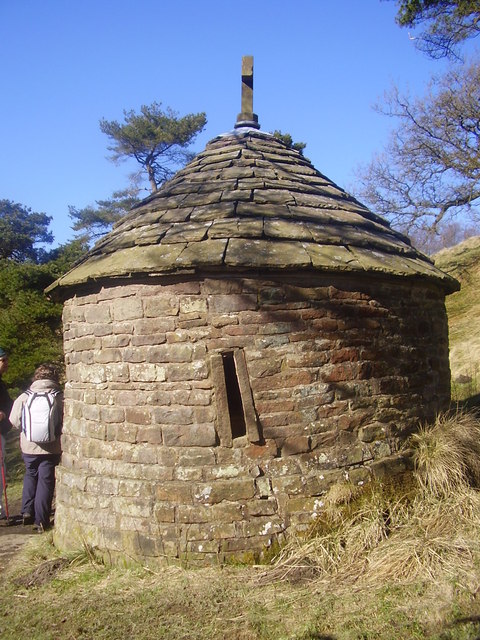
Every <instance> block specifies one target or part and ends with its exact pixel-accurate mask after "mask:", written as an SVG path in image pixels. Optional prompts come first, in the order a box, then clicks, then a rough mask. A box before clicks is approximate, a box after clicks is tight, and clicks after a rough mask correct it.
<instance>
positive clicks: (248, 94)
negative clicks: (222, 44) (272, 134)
mask: <svg viewBox="0 0 480 640" xmlns="http://www.w3.org/2000/svg"><path fill="white" fill-rule="evenodd" d="M239 127H253V128H254V129H260V125H259V124H258V116H257V115H256V114H255V113H253V56H243V58H242V112H241V113H239V114H238V116H237V122H236V123H235V129H238V128H239Z"/></svg>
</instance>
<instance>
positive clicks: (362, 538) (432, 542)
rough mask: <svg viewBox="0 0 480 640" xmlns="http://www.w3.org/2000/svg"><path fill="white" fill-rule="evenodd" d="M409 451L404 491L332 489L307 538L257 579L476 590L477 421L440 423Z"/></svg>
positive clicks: (479, 550)
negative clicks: (411, 465)
mask: <svg viewBox="0 0 480 640" xmlns="http://www.w3.org/2000/svg"><path fill="white" fill-rule="evenodd" d="M412 444H413V446H414V457H415V466H416V471H415V473H414V475H413V477H412V478H410V482H409V483H408V482H407V483H405V482H403V483H402V482H399V483H395V482H389V483H386V484H382V483H377V482H371V483H369V484H367V485H364V486H363V487H361V488H359V487H355V486H353V485H352V484H351V483H340V484H338V485H334V486H333V487H331V489H330V490H329V492H328V493H327V494H326V495H325V497H324V509H323V512H322V514H321V516H320V517H319V518H318V520H317V521H316V523H315V524H314V525H313V526H312V527H311V530H310V531H309V532H308V533H307V534H306V535H305V536H304V537H303V538H299V537H297V538H294V539H292V540H290V541H289V543H288V544H287V545H286V546H285V547H284V548H283V549H282V551H281V553H280V554H279V555H278V556H277V558H276V559H275V561H274V564H273V567H272V569H271V571H269V572H266V573H265V574H263V575H262V577H261V579H262V580H267V581H268V582H271V581H282V580H287V581H290V582H298V581H306V580H308V581H315V580H317V581H319V583H320V582H323V581H324V580H328V581H329V583H330V584H333V583H335V584H336V585H337V586H340V585H344V586H345V585H348V584H350V585H352V584H353V583H355V582H357V583H358V582H361V583H362V584H365V585H366V584H381V583H394V582H403V583H405V582H406V583H408V582H412V581H414V580H416V579H419V578H420V579H425V578H430V579H432V580H438V579H442V578H443V579H451V578H453V577H456V578H458V579H461V580H462V582H463V584H467V585H472V589H473V588H474V587H475V585H476V582H477V581H478V577H477V575H476V567H477V566H479V565H480V540H479V537H478V531H479V530H480V493H479V492H478V491H477V490H476V487H478V486H480V421H479V419H478V417H477V416H476V415H475V414H472V413H470V414H466V413H457V414H453V415H451V414H448V415H443V416H439V417H438V418H437V420H436V421H435V424H434V425H432V426H428V427H424V428H423V429H422V430H421V431H420V432H419V433H418V434H416V435H415V436H414V437H413V438H412ZM406 487H409V490H408V491H407V490H406Z"/></svg>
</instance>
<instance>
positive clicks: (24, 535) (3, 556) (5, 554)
mask: <svg viewBox="0 0 480 640" xmlns="http://www.w3.org/2000/svg"><path fill="white" fill-rule="evenodd" d="M9 507H10V508H9V513H10V525H9V526H0V573H1V572H2V571H4V570H5V569H6V567H7V566H8V565H9V563H10V561H11V560H12V558H14V557H15V555H16V554H17V553H18V552H19V551H20V550H21V549H22V548H23V546H24V545H25V543H26V542H27V541H28V540H30V539H31V538H33V537H35V536H37V535H38V533H37V532H36V531H35V530H34V529H33V527H32V526H26V527H24V526H23V523H22V519H21V517H20V515H19V513H20V503H19V504H18V505H16V504H13V505H11V506H10V505H9ZM12 514H13V515H12Z"/></svg>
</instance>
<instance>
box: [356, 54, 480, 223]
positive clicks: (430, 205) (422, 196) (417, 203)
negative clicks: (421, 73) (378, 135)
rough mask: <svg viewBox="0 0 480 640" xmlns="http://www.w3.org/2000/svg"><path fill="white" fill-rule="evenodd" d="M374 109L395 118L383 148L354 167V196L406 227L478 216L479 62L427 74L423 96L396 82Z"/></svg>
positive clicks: (479, 151) (479, 199)
mask: <svg viewBox="0 0 480 640" xmlns="http://www.w3.org/2000/svg"><path fill="white" fill-rule="evenodd" d="M377 109H378V110H379V111H380V112H381V113H384V114H385V115H387V116H390V117H393V118H396V119H398V126H397V128H396V129H395V130H394V131H393V132H392V134H391V137H390V140H389V142H388V144H387V146H386V148H385V150H384V152H383V153H381V154H378V155H376V156H375V157H374V159H373V160H372V162H371V163H370V165H369V166H367V167H363V168H360V169H359V170H358V171H357V177H358V179H359V182H360V187H359V193H358V195H359V197H360V198H362V199H363V200H364V201H366V202H367V203H368V204H369V205H371V206H372V208H373V209H374V210H375V211H377V212H378V213H380V214H381V215H384V216H385V217H386V218H388V219H389V220H390V221H391V222H392V224H394V225H396V226H399V227H403V228H404V229H406V230H407V231H408V232H412V231H413V230H415V229H423V230H425V229H430V230H431V231H432V232H434V233H435V232H437V233H438V232H439V229H440V226H439V225H442V224H443V225H445V224H447V223H450V222H451V221H452V220H454V219H455V218H458V216H459V214H465V213H466V214H467V218H468V219H469V220H470V221H475V220H478V217H479V209H478V205H479V204H480V63H479V61H478V60H474V61H472V62H470V63H469V64H466V65H465V66H461V67H454V68H452V69H451V70H450V71H448V72H447V73H446V74H444V75H442V76H437V77H434V78H433V79H432V81H431V82H430V84H429V86H428V91H427V93H426V95H425V96H424V97H423V98H415V99H411V98H410V97H409V96H402V95H401V94H400V92H399V91H398V89H397V88H396V87H394V88H393V90H392V91H391V92H390V93H389V94H388V95H387V96H386V99H385V103H384V104H383V105H382V106H380V107H377Z"/></svg>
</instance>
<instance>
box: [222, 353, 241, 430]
mask: <svg viewBox="0 0 480 640" xmlns="http://www.w3.org/2000/svg"><path fill="white" fill-rule="evenodd" d="M222 362H223V373H224V376H225V386H226V389H227V403H228V413H229V416H230V428H231V430H232V438H241V437H242V436H246V435H247V425H246V423H245V416H244V413H243V404H242V396H241V394H240V387H239V385H238V377H237V370H236V368H235V360H234V358H233V351H230V352H228V353H223V354H222Z"/></svg>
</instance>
